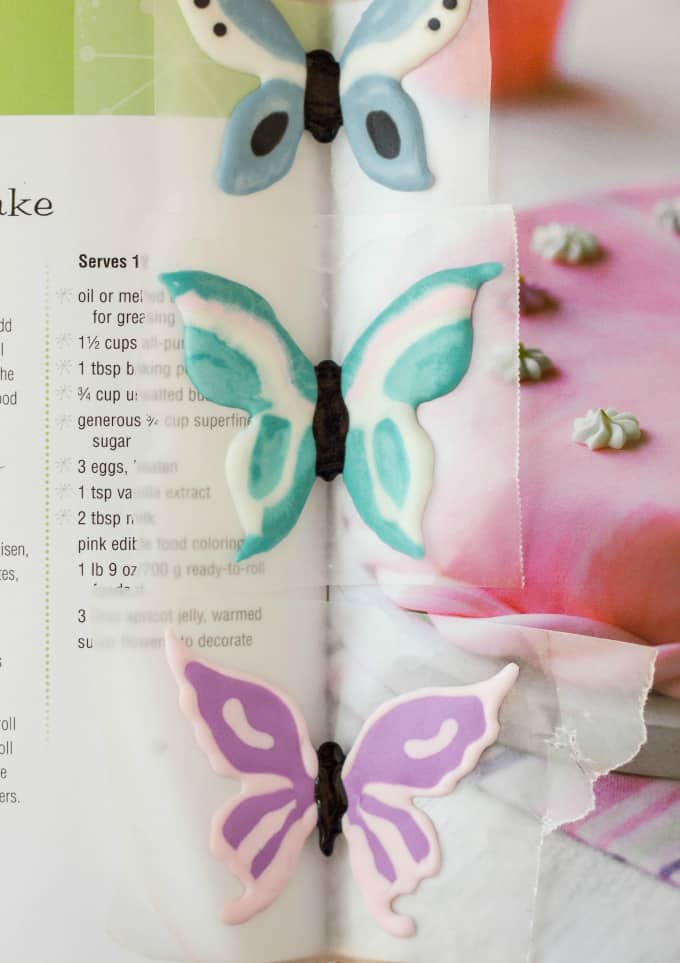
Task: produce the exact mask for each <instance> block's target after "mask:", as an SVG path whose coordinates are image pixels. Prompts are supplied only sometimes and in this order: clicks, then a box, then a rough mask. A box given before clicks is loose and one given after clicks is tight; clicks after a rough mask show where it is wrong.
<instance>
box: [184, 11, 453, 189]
mask: <svg viewBox="0 0 680 963" xmlns="http://www.w3.org/2000/svg"><path fill="white" fill-rule="evenodd" d="M179 4H180V7H181V9H182V12H183V13H184V17H185V19H186V21H187V23H188V25H189V28H190V30H191V32H192V34H193V36H194V38H195V40H196V41H197V43H198V45H199V46H200V47H201V49H202V50H203V51H204V52H205V53H206V54H207V55H208V56H209V57H210V58H211V59H212V60H215V61H217V62H218V63H220V64H222V65H223V66H225V67H229V68H231V69H233V70H239V71H243V72H245V73H248V74H254V75H255V76H257V77H258V78H259V80H260V87H259V88H258V89H257V90H255V91H254V92H253V93H251V94H249V95H248V96H247V97H246V98H245V99H244V100H242V101H241V103H240V104H239V105H238V107H237V108H236V110H235V111H234V113H233V114H232V116H231V119H230V121H229V123H228V125H227V131H226V134H225V139H224V143H223V147H222V154H221V158H220V163H219V174H218V179H219V184H220V186H221V188H222V190H223V191H225V192H226V193H227V194H252V193H254V192H255V191H261V190H264V189H265V188H267V187H269V186H271V185H272V184H274V183H276V181H278V180H280V179H281V178H282V177H284V176H285V175H286V174H287V173H288V171H289V170H290V168H291V167H292V165H293V162H294V160H295V155H296V153H297V149H298V146H299V143H300V140H301V139H302V135H303V133H304V131H305V129H306V130H308V131H309V132H310V133H311V134H312V135H313V136H314V137H315V139H316V140H318V141H321V142H322V143H330V142H331V141H332V140H334V139H335V136H336V134H337V133H338V130H339V129H340V127H341V126H342V125H343V124H344V127H345V131H346V134H347V137H348V139H349V142H350V144H351V146H352V149H353V151H354V154H355V156H356V158H357V161H358V163H359V165H360V166H361V168H362V169H363V170H364V171H365V173H366V174H367V175H368V176H369V177H371V178H372V179H373V180H375V181H377V182H378V183H380V184H383V185H385V186H386V187H390V188H393V189H394V190H401V191H420V190H425V189H427V188H428V187H430V186H431V185H432V183H433V177H432V174H431V172H430V170H429V167H428V163H427V151H426V147H425V136H424V133H423V125H422V121H421V118H420V114H419V112H418V108H417V107H416V105H415V103H414V101H413V99H412V98H411V97H410V96H409V95H408V94H407V93H406V91H405V90H404V88H403V87H402V85H401V81H402V79H403V78H404V77H405V76H406V74H408V73H410V72H411V71H412V70H414V69H415V68H416V67H418V66H419V65H420V64H422V63H424V62H425V61H426V60H429V59H430V57H432V56H433V55H434V54H435V53H437V52H438V51H439V50H441V49H442V48H443V47H444V46H446V44H448V43H449V42H450V41H451V40H453V38H454V37H455V36H456V35H457V34H458V33H459V32H460V30H461V29H462V27H463V25H464V24H465V21H466V20H467V17H468V13H469V12H470V6H471V4H472V0H373V3H371V4H370V6H369V7H368V9H367V10H366V12H365V13H364V15H363V16H362V18H361V20H360V21H359V24H358V26H357V27H356V29H355V30H354V33H353V34H352V36H351V37H350V40H349V42H348V44H347V46H346V47H345V50H344V53H343V54H342V56H341V58H340V62H339V63H338V62H337V61H336V60H335V58H334V57H333V56H332V54H330V53H329V52H327V51H324V50H315V51H312V52H311V53H309V54H306V53H305V51H304V49H303V47H302V46H301V45H300V42H299V41H298V40H297V38H296V37H295V34H294V33H293V31H292V30H291V28H290V27H289V26H288V24H287V23H286V21H285V20H284V18H283V16H282V15H281V14H280V13H279V11H278V10H277V9H276V7H275V6H274V4H273V3H272V2H271V0H179Z"/></svg>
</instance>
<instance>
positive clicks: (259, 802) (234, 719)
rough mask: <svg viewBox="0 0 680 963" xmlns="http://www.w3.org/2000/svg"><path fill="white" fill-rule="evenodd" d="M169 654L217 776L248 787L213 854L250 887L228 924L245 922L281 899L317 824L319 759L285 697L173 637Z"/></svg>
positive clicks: (228, 813) (216, 830)
mask: <svg viewBox="0 0 680 963" xmlns="http://www.w3.org/2000/svg"><path fill="white" fill-rule="evenodd" d="M166 653H167V657H168V662H169V663H170V667H171V668H172V671H173V674H174V676H175V679H176V680H177V684H178V686H179V692H180V706H181V708H182V711H183V713H184V715H185V716H186V717H187V719H189V721H190V722H191V723H192V725H193V729H194V735H195V737H196V741H197V742H198V744H199V746H200V747H201V749H202V750H203V752H204V753H205V755H206V756H207V757H208V760H209V762H210V764H211V766H212V768H213V769H214V770H215V772H217V773H219V774H220V775H222V776H227V777H230V778H233V779H238V780H239V781H240V782H241V787H242V791H241V794H240V795H239V796H236V797H235V798H233V799H230V800H229V801H228V802H227V803H226V804H225V805H224V806H223V807H222V808H221V809H220V810H218V812H216V813H215V815H214V817H213V821H212V830H211V844H210V848H211V851H212V853H213V854H214V856H216V857H217V858H218V859H220V860H221V861H222V862H224V863H225V864H226V865H227V866H228V867H229V869H230V871H231V872H232V873H233V874H234V875H235V876H236V877H237V878H238V879H239V881H240V882H241V883H242V884H243V887H244V892H243V895H242V896H241V897H240V898H239V899H238V900H236V901H234V902H229V903H227V904H226V906H225V908H224V911H223V913H222V919H223V921H224V922H225V923H230V924H236V923H243V922H245V921H246V920H248V919H250V918H251V917H252V916H254V915H255V914H256V913H258V912H260V911H261V910H263V909H265V908H266V907H267V906H269V905H270V904H271V903H272V902H273V901H274V900H275V899H276V897H277V896H278V895H279V893H280V892H281V891H282V889H283V888H284V887H285V885H286V883H287V882H288V880H289V879H290V877H291V876H292V874H293V873H294V871H295V867H296V865H297V862H298V859H299V857H300V852H301V850H302V847H303V845H304V843H305V840H306V839H307V837H308V836H309V834H310V833H311V832H313V830H314V828H315V826H316V819H317V813H316V804H315V798H314V780H315V778H316V775H317V768H318V763H317V758H316V753H315V752H314V749H313V747H312V745H311V743H310V740H309V735H308V733H307V728H306V725H305V723H304V720H303V718H302V716H301V714H300V711H299V710H298V708H297V707H296V706H295V705H294V704H293V703H292V702H291V701H290V700H289V699H288V698H287V697H286V696H284V695H283V694H282V693H280V692H277V691H276V690H275V689H273V688H270V687H269V686H267V685H265V684H264V683H261V682H257V681H256V680H254V679H250V678H248V677H247V676H243V675H240V674H238V673H233V672H225V671H223V670H222V669H217V668H215V667H213V666H210V665H208V664H207V663H206V662H203V661H202V660H199V659H196V658H195V657H194V655H193V653H192V652H191V651H190V650H189V649H188V648H187V647H186V646H185V645H184V643H183V642H181V641H179V640H178V639H177V638H176V637H175V636H174V635H173V634H172V633H168V635H167V637H166Z"/></svg>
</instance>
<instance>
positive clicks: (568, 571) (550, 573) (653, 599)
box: [383, 183, 680, 698]
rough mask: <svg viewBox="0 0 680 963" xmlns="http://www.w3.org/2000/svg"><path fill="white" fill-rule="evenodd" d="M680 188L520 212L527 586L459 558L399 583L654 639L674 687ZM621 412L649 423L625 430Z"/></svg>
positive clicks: (533, 617) (461, 606)
mask: <svg viewBox="0 0 680 963" xmlns="http://www.w3.org/2000/svg"><path fill="white" fill-rule="evenodd" d="M678 196H680V184H678V183H676V184H666V185H664V186H662V187H655V188H640V189H636V190H628V191H617V192H615V193H608V194H602V195H599V196H594V197H588V198H586V199H584V200H579V201H574V202H567V203H558V204H553V205H550V206H547V207H541V208H538V209H533V210H527V211H524V212H521V213H519V214H518V218H517V221H518V235H519V250H520V270H521V272H522V275H523V279H524V280H523V285H522V302H523V305H522V306H523V314H522V320H521V341H522V344H523V351H524V352H525V353H529V354H530V355H531V354H533V355H535V356H538V357H540V358H545V359H547V363H546V364H544V365H542V366H540V367H537V368H535V370H534V373H533V374H532V373H531V371H527V370H525V366H524V364H523V365H522V372H523V375H524V377H523V379H522V383H521V415H520V446H519V447H520V457H519V487H520V498H521V510H522V543H523V544H522V554H523V569H524V586H523V587H521V586H518V587H517V588H503V589H494V588H493V587H488V588H480V587H476V586H469V585H466V584H463V583H461V582H458V581H457V577H458V576H457V572H456V570H455V564H454V565H453V566H452V567H451V568H450V569H447V570H445V571H442V572H441V577H440V578H436V579H435V578H433V579H432V581H431V583H430V585H429V587H427V585H426V584H423V586H422V587H420V588H418V587H413V586H410V587H409V588H408V589H402V588H399V589H396V588H393V589H391V591H392V592H393V594H394V595H395V597H396V598H397V600H398V601H399V602H400V604H402V605H405V606H408V607H409V608H412V609H416V610H419V611H425V612H428V613H431V614H438V615H450V616H458V617H462V618H465V619H479V618H483V619H490V620H492V623H493V622H495V621H498V622H501V623H515V624H521V625H530V626H534V627H542V628H549V629H555V630H559V631H565V632H574V633H579V634H582V635H589V636H593V637H601V638H609V639H617V640H621V641H622V642H635V643H638V644H644V645H650V646H654V647H656V648H657V649H658V657H657V663H656V676H655V688H656V689H657V691H660V692H663V693H665V694H667V695H670V696H673V697H675V698H680V448H679V447H678V444H677V431H678V411H679V408H680V378H679V377H678V370H677V365H676V364H675V362H674V359H675V358H676V357H677V355H678V352H680V285H679V284H678V279H679V278H680V234H679V233H678V232H677V225H676V223H675V222H674V221H673V219H672V218H670V217H669V216H668V212H669V211H670V212H671V213H672V211H673V210H674V209H675V208H674V206H673V205H674V201H675V199H676V198H677V197H678ZM584 238H585V240H584ZM570 244H571V247H570ZM541 367H542V368H543V369H544V370H541ZM534 375H536V377H534ZM508 391H509V397H510V395H511V392H512V384H509V385H508ZM612 409H613V410H614V411H615V412H617V413H618V415H617V416H614V417H613V420H612V419H611V418H609V420H608V416H607V415H606V414H605V415H602V412H603V411H604V412H607V411H608V412H609V414H611V410H612ZM624 415H626V416H631V417H632V419H633V421H634V423H635V424H637V425H638V426H639V431H637V432H636V431H633V432H632V433H630V434H627V433H626V431H624V430H623V429H621V427H620V426H619V428H617V426H616V424H615V422H616V421H617V419H619V420H620V418H621V417H623V416H624ZM578 419H581V420H580V421H579V422H578V425H577V426H575V422H577V420H578ZM631 423H632V422H631ZM579 426H580V428H581V434H580V435H579V430H578V428H579ZM584 426H585V428H584ZM624 427H625V425H624ZM638 434H639V437H637V435H638ZM579 439H580V440H579ZM589 444H590V445H591V446H592V447H589ZM480 497H482V496H481V493H480ZM497 515H498V513H497V511H496V510H495V508H494V505H493V504H488V505H487V517H488V520H489V526H488V530H487V531H484V530H483V527H482V530H480V531H479V533H478V534H479V538H480V540H481V541H482V542H483V543H484V544H487V545H488V550H489V551H490V552H493V545H494V537H493V535H494V531H493V529H494V526H495V525H496V524H497V521H498V518H497ZM383 581H386V582H387V581H389V576H388V575H387V573H386V572H383ZM424 582H425V580H424ZM475 644H479V643H475ZM497 644H498V640H494V641H491V637H490V642H489V645H490V646H492V647H493V646H495V645H497ZM494 654H500V653H499V652H498V651H496V650H495V649H494Z"/></svg>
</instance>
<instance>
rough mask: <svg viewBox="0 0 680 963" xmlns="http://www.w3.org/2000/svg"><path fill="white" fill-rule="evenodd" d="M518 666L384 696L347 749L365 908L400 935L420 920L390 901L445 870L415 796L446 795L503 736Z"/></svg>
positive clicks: (349, 821) (350, 833)
mask: <svg viewBox="0 0 680 963" xmlns="http://www.w3.org/2000/svg"><path fill="white" fill-rule="evenodd" d="M517 674H518V669H517V666H515V665H509V666H506V667H505V668H504V669H503V670H502V671H501V672H499V673H498V675H496V676H495V677H494V678H493V679H490V680H488V681H487V682H483V683H480V684H478V685H474V686H466V687H462V688H455V689H444V688H442V689H423V690H420V691H418V692H413V693H410V694H409V695H406V696H403V697H401V698H399V699H395V700H394V701H392V702H388V703H386V704H385V705H384V706H382V707H381V708H380V709H379V710H378V711H377V712H376V713H374V715H373V716H372V717H371V718H370V719H369V720H368V722H367V723H366V725H365V726H364V727H363V729H362V731H361V733H360V735H359V739H358V740H357V743H356V745H355V746H354V748H353V750H352V751H351V753H350V754H349V756H348V757H347V761H346V763H345V767H344V769H343V777H342V778H343V783H344V786H345V791H346V793H347V799H348V810H347V814H346V816H345V818H344V821H343V830H344V832H345V835H346V837H347V841H348V844H349V848H350V854H351V859H352V868H353V870H354V874H355V876H356V879H357V883H358V885H359V887H360V888H361V890H362V892H363V895H364V897H365V899H366V901H367V903H368V906H369V908H370V910H371V912H372V913H373V915H374V916H375V918H376V919H377V921H378V922H379V923H380V925H381V926H382V927H383V928H384V929H385V930H387V931H388V932H389V933H391V934H392V935H394V936H400V937H407V936H412V935H413V934H414V933H415V924H414V922H413V920H412V919H410V918H409V917H407V916H403V915H400V914H398V913H396V912H394V910H393V909H392V903H393V901H394V900H395V899H397V898H398V897H399V896H404V895H406V894H408V893H412V892H414V890H415V889H416V888H417V887H418V885H419V884H420V882H421V881H422V880H423V879H427V878H429V877H432V876H435V875H436V874H437V873H438V872H439V868H440V860H441V856H440V849H439V842H438V839H437V834H436V831H435V829H434V827H433V825H432V823H431V822H430V820H429V819H428V817H427V816H426V815H425V813H424V812H422V810H420V809H418V808H417V807H416V806H415V805H414V799H415V798H416V797H418V796H423V797H425V796H443V795H446V794H447V793H450V792H452V791H453V789H454V788H455V786H456V785H457V783H458V782H459V781H460V780H461V779H462V778H463V776H465V775H467V773H469V772H470V771H471V770H472V769H473V768H474V767H475V766H476V764H477V762H478V761H479V758H480V756H481V755H482V753H483V752H484V750H485V749H486V748H487V747H488V746H490V745H492V744H493V743H494V742H495V741H496V739H497V738H498V732H499V723H498V712H499V709H500V706H501V704H502V702H503V700H504V698H505V697H506V695H507V693H508V692H509V691H510V689H511V688H512V686H513V685H514V683H515V681H516V679H517Z"/></svg>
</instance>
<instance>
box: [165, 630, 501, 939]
mask: <svg viewBox="0 0 680 963" xmlns="http://www.w3.org/2000/svg"><path fill="white" fill-rule="evenodd" d="M166 651H167V656H168V661H169V663H170V666H171V668H172V670H173V673H174V675H175V678H176V679H177V683H178V685H179V690H180V705H181V708H182V711H183V712H184V714H185V715H186V717H187V718H188V719H189V720H190V722H191V723H192V724H193V727H194V733H195V736H196V740H197V742H198V744H199V746H200V747H201V749H202V750H203V752H204V753H205V754H206V756H207V757H208V760H209V761H210V764H211V766H212V768H213V769H214V770H215V772H217V773H219V774H220V775H222V776H228V777H231V778H235V779H238V780H239V781H240V782H241V787H242V792H241V794H240V795H239V796H236V797H235V798H233V799H231V800H230V801H229V802H228V803H226V804H225V805H224V806H223V807H222V808H221V809H219V810H218V811H217V812H216V813H215V815H214V817H213V820H212V831H211V846H210V848H211V851H212V853H213V855H214V856H216V857H217V858H218V859H220V860H221V861H222V862H224V863H225V864H226V865H227V866H228V868H229V869H230V871H231V872H232V873H233V874H234V875H235V876H236V877H237V878H238V879H239V880H240V882H241V883H242V884H243V887H244V892H243V894H242V896H241V897H240V898H239V899H237V900H236V901H233V902H229V903H227V904H226V906H225V907H224V910H223V913H222V920H223V921H224V922H225V923H229V924H237V923H243V922H245V921H246V920H248V919H250V918H251V917H252V916H254V915H255V914H256V913H259V912H260V911H261V910H264V909H265V908H266V907H267V906H269V905H270V904H271V903H272V902H273V901H274V900H275V899H276V898H277V896H278V895H279V894H280V893H281V891H282V890H283V888H284V887H285V885H286V883H287V882H288V880H289V879H290V878H291V876H292V875H293V873H294V871H295V868H296V865H297V862H298V859H299V857H300V853H301V851H302V847H303V845H304V844H305V841H306V840H307V837H308V836H309V835H310V834H311V833H312V832H313V831H314V829H315V827H318V829H319V840H320V845H321V848H322V851H323V852H324V853H326V854H327V855H330V854H331V853H332V851H333V843H334V840H335V837H336V836H337V835H338V833H340V832H343V833H344V835H345V837H346V839H347V843H348V846H349V852H350V858H351V863H352V869H353V872H354V875H355V877H356V880H357V883H358V885H359V887H360V889H361V891H362V893H363V896H364V898H365V900H366V902H367V905H368V907H369V909H370V910H371V913H372V914H373V916H374V917H375V918H376V920H377V921H378V923H379V924H380V925H381V926H382V927H383V928H384V929H385V930H386V931H387V932H388V933H391V934H392V935H393V936H399V937H407V936H412V935H413V934H414V933H415V924H414V922H413V920H412V919H410V918H409V917H407V916H403V915H400V914H398V913H396V912H395V911H394V910H393V909H392V903H393V901H394V900H395V899H397V898H398V897H399V896H403V895H405V894H408V893H412V892H414V891H415V889H416V888H417V887H418V885H419V883H420V882H421V881H422V880H423V879H427V878H429V877H432V876H435V875H436V874H437V873H438V872H439V868H440V850H439V843H438V839H437V834H436V831H435V829H434V826H433V825H432V823H431V822H430V820H429V819H428V817H427V816H426V815H425V813H424V812H423V811H422V810H420V809H418V808H417V807H416V806H415V805H414V799H415V798H416V797H426V796H444V795H446V794H447V793H450V792H452V791H453V789H454V788H455V787H456V785H457V783H458V782H459V780H460V779H462V778H463V776H465V775H466V774H467V773H469V772H470V771H471V770H472V769H473V768H474V767H475V765H476V764H477V762H478V760H479V758H480V756H481V754H482V752H483V751H484V750H485V749H486V748H487V747H488V746H490V745H492V744H493V743H494V742H495V741H496V739H497V738H498V732H499V723H498V712H499V709H500V706H501V704H502V702H503V700H504V698H505V697H506V695H507V694H508V692H509V691H510V689H511V688H512V686H513V685H514V683H515V681H516V679H517V675H518V672H519V670H518V668H517V666H516V665H508V666H506V667H505V668H504V669H503V670H502V671H501V672H499V673H498V675H496V676H494V678H492V679H489V680H488V681H486V682H482V683H479V684H477V685H470V686H463V687H460V688H441V689H439V688H434V689H421V690H419V691H417V692H412V693H410V694H408V695H405V696H401V697H400V698H398V699H393V700H392V701H390V702H387V703H385V705H383V706H382V707H381V708H379V709H378V710H377V711H376V712H375V713H373V715H372V716H371V717H370V719H369V720H368V721H367V722H366V724H365V725H364V727H363V728H362V730H361V732H360V733H359V737H358V739H357V742H356V744H355V746H354V748H353V749H352V750H351V751H350V753H349V755H348V756H347V758H346V759H345V758H344V756H343V754H342V750H341V749H340V748H339V747H338V746H336V745H335V744H334V743H325V744H324V745H323V746H321V748H320V749H319V752H318V753H316V752H315V751H314V748H313V746H312V744H311V741H310V738H309V734H308V732H307V727H306V725H305V721H304V719H303V718H302V715H301V713H300V711H299V709H298V708H297V706H296V705H295V704H294V703H293V702H292V700H291V699H289V698H288V697H287V696H285V695H284V694H283V693H281V692H278V691H277V690H276V689H273V688H271V687H270V686H268V685H265V684H264V683H262V682H259V681H257V680H256V679H253V678H249V677H248V676H245V675H241V674H240V673H237V672H226V671H224V670H222V669H218V668H216V667H214V666H210V665H208V663H206V662H204V661H202V660H200V659H196V658H195V657H194V655H193V654H192V652H191V651H190V650H189V649H188V648H187V647H186V646H185V645H184V643H183V642H181V641H179V640H178V639H177V638H176V637H175V636H174V635H173V634H172V633H168V635H167V639H166Z"/></svg>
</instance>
